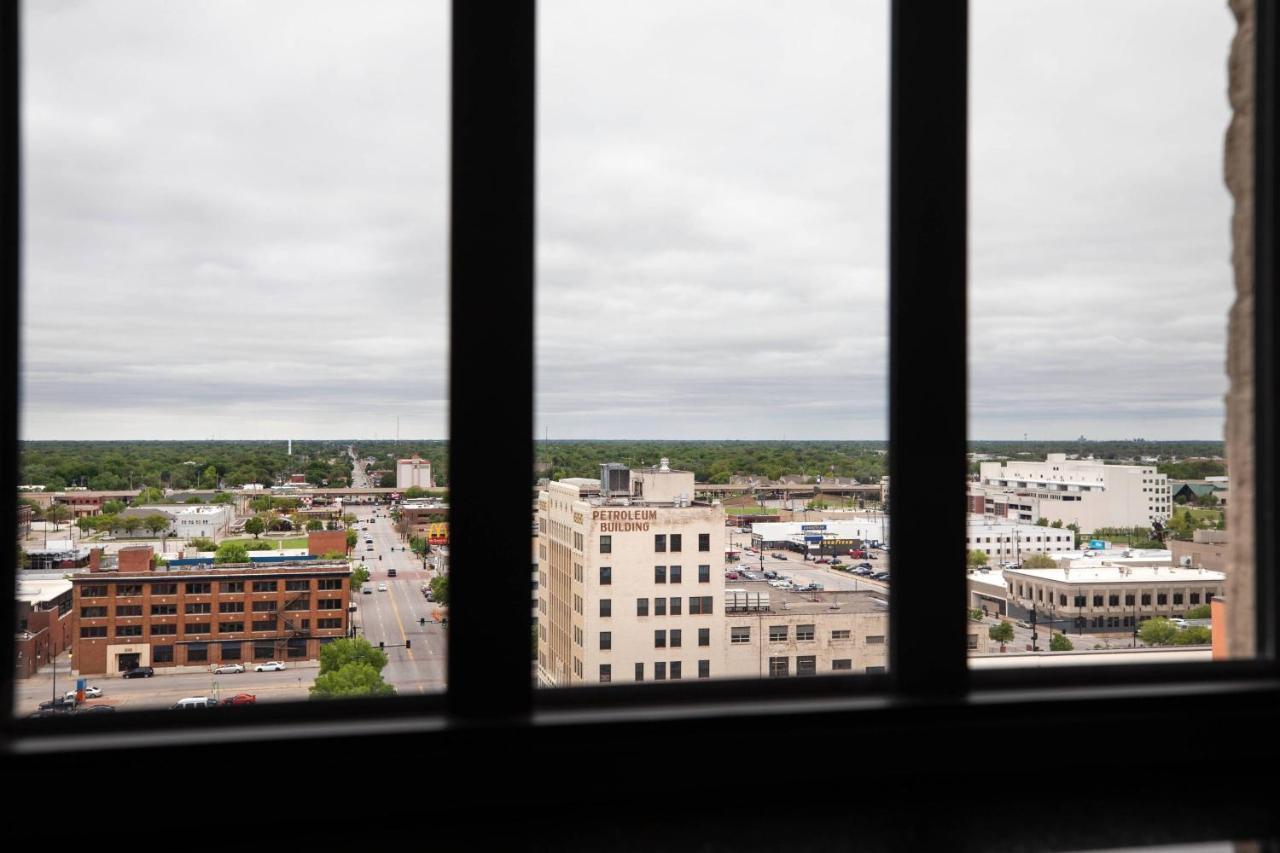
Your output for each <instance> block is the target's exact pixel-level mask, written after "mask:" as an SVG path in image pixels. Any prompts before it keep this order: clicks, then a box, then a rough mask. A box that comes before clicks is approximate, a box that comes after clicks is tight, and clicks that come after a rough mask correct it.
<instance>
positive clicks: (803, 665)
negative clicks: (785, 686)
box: [796, 655, 818, 675]
mask: <svg viewBox="0 0 1280 853" xmlns="http://www.w3.org/2000/svg"><path fill="white" fill-rule="evenodd" d="M817 674H818V658H817V656H816V655H800V656H799V657H797V658H796V675H817Z"/></svg>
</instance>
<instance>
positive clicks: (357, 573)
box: [351, 566, 369, 590]
mask: <svg viewBox="0 0 1280 853" xmlns="http://www.w3.org/2000/svg"><path fill="white" fill-rule="evenodd" d="M368 582H369V570H368V569H366V568H365V567H364V566H356V567H355V568H354V569H352V570H351V589H353V590H357V589H359V588H360V587H362V586H364V585H365V584H367V583H368Z"/></svg>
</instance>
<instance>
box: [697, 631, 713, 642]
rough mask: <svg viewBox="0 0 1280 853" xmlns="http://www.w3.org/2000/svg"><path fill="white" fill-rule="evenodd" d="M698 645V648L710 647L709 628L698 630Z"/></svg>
mask: <svg viewBox="0 0 1280 853" xmlns="http://www.w3.org/2000/svg"><path fill="white" fill-rule="evenodd" d="M698 645H700V646H709V645H711V629H710V628H699V629H698Z"/></svg>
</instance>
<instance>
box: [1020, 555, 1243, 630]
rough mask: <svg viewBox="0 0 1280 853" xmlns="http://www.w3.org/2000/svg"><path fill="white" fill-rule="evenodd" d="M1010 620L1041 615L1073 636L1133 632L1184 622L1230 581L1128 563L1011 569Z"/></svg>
mask: <svg viewBox="0 0 1280 853" xmlns="http://www.w3.org/2000/svg"><path fill="white" fill-rule="evenodd" d="M1003 577H1004V581H1005V590H1006V595H1007V597H1008V614H1009V615H1010V616H1012V617H1014V618H1017V619H1024V618H1027V617H1028V616H1029V614H1030V613H1031V610H1032V608H1034V609H1035V610H1036V615H1037V622H1039V623H1041V624H1043V623H1049V622H1051V623H1052V624H1053V628H1054V630H1068V631H1069V632H1070V633H1086V632H1091V631H1092V632H1116V631H1123V630H1125V629H1129V630H1132V629H1133V628H1134V627H1135V626H1136V625H1137V624H1138V623H1139V622H1142V621H1143V620H1145V619H1151V618H1153V617H1156V616H1163V617H1166V618H1175V617H1182V616H1185V615H1186V612H1187V611H1188V610H1189V609H1191V608H1192V607H1198V606H1201V605H1205V604H1209V602H1210V601H1211V600H1212V598H1213V597H1214V596H1215V595H1222V594H1223V592H1224V590H1225V583H1226V575H1224V574H1223V573H1222V572H1214V571H1210V570H1208V569H1196V568H1184V567H1174V566H1169V565H1164V566H1161V565H1132V564H1125V563H1123V562H1118V561H1117V562H1115V563H1112V562H1104V561H1091V562H1089V563H1084V562H1081V563H1079V564H1077V563H1076V562H1074V561H1071V562H1070V563H1069V564H1068V565H1063V566H1061V567H1059V568H1056V569H1005V570H1004V574H1003Z"/></svg>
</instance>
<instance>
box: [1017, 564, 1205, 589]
mask: <svg viewBox="0 0 1280 853" xmlns="http://www.w3.org/2000/svg"><path fill="white" fill-rule="evenodd" d="M1004 573H1005V575H1006V576H1019V577H1027V578H1031V579H1034V580H1042V581H1049V582H1053V583H1062V584H1091V583H1107V584H1125V583H1133V584H1148V585H1149V584H1167V583H1220V582H1222V581H1225V580H1226V579H1227V576H1226V575H1225V574H1223V573H1222V572H1215V571H1211V570H1209V569H1196V568H1183V567H1181V566H1177V567H1175V566H1126V565H1108V564H1101V565H1084V566H1081V565H1076V564H1073V565H1072V566H1071V567H1070V568H1069V569H1061V568H1060V569H1005V570H1004Z"/></svg>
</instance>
